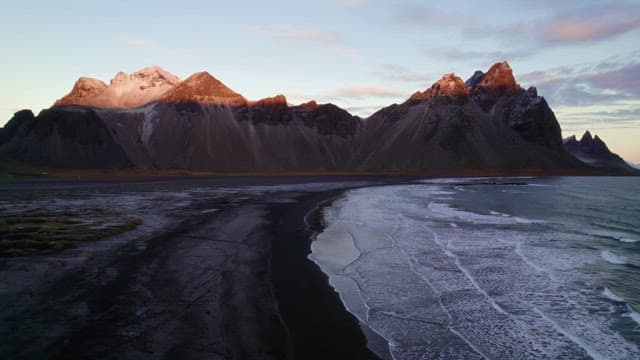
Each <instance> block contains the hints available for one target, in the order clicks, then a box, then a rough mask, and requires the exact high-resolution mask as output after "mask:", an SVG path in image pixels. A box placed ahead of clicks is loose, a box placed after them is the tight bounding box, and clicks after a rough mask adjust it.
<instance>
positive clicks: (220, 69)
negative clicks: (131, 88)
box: [0, 0, 640, 163]
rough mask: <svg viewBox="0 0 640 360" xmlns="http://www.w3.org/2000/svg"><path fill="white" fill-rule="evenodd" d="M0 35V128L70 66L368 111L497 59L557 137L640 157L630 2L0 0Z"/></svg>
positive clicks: (35, 105) (61, 84)
mask: <svg viewBox="0 0 640 360" xmlns="http://www.w3.org/2000/svg"><path fill="white" fill-rule="evenodd" d="M0 33H1V34H2V35H1V36H0V49H1V55H0V79H1V80H0V126H2V125H3V124H4V123H5V122H6V121H8V120H9V119H10V118H11V116H12V115H13V113H14V112H16V111H18V110H20V109H25V108H28V109H32V110H33V111H34V112H36V113H37V112H39V111H40V110H41V109H43V108H48V107H50V106H51V104H53V102H54V101H55V100H56V99H58V98H61V97H62V96H64V95H65V94H67V93H68V92H69V91H70V90H71V88H72V87H73V84H74V83H75V81H76V80H77V79H78V78H79V77H80V76H89V77H94V78H97V79H100V80H103V81H105V82H107V83H108V81H109V80H110V79H111V78H113V76H114V75H115V74H116V73H117V72H118V71H125V72H128V73H130V72H134V71H136V70H139V69H141V68H144V67H147V66H152V65H158V66H160V67H162V68H164V69H166V70H167V71H169V72H171V73H173V74H176V75H177V76H178V77H180V78H182V79H184V78H186V77H188V76H189V75H191V74H192V73H194V72H197V71H208V72H209V73H211V74H212V75H214V76H215V77H216V78H218V79H220V80H221V81H222V82H223V83H225V84H226V85H227V86H229V87H230V88H232V89H233V90H235V91H237V92H239V93H241V94H242V95H244V96H245V97H247V98H249V99H253V100H256V99H260V98H264V97H268V96H273V95H275V94H284V95H285V96H286V97H287V99H288V100H289V102H290V103H293V104H297V103H302V102H306V101H309V100H311V99H315V100H317V101H318V102H322V103H325V102H332V103H334V104H336V105H338V106H340V107H343V108H345V109H347V110H348V111H350V112H351V113H353V114H357V115H360V116H362V117H366V116H368V115H370V114H371V113H373V112H374V111H376V110H378V109H380V108H382V107H384V106H388V105H390V104H393V103H400V102H403V101H404V100H406V99H407V98H408V97H409V96H410V95H411V94H412V93H414V92H415V91H418V90H420V91H423V90H425V89H426V88H428V87H430V86H431V84H432V83H433V82H435V81H436V80H438V79H439V78H440V77H441V76H442V75H443V74H445V73H451V72H455V73H456V74H457V75H458V76H460V77H462V78H463V79H467V78H468V77H470V76H471V75H472V74H473V72H474V71H475V70H484V71H486V70H487V69H488V68H489V67H490V66H491V65H492V64H493V63H495V62H499V61H504V60H506V61H508V62H509V64H510V65H511V67H512V69H513V71H514V74H515V76H516V80H517V81H518V82H519V83H520V84H521V85H522V86H523V87H529V86H536V87H537V88H538V93H539V94H540V95H542V96H544V97H545V98H546V99H547V101H548V102H549V104H550V105H551V107H552V109H553V110H554V112H555V114H556V117H557V118H558V121H559V122H560V126H561V127H562V130H563V136H565V137H566V136H570V135H573V134H577V135H578V136H580V135H582V133H583V132H584V131H585V130H587V129H588V130H590V131H591V132H592V133H594V134H598V135H599V136H600V137H601V138H602V139H603V140H604V141H605V142H606V143H607V144H608V145H609V147H610V148H611V149H612V150H613V151H614V152H616V153H618V154H620V155H621V156H622V157H623V158H625V159H626V160H629V161H632V162H634V163H640V0H635V1H624V0H621V1H611V2H606V1H601V0H600V1H591V0H562V1H559V0H511V1H507V0H485V1H482V2H477V1H438V2H435V1H402V0H400V1H380V0H307V1H300V0H298V1H277V0H272V1H245V0H235V1H203V0H180V1H162V0H155V1H147V0H139V1H121V0H110V1H91V0H82V1H64V0H60V1H48V0H42V1H34V0H15V1H13V0H0Z"/></svg>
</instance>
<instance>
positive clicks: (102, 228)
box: [0, 209, 142, 257]
mask: <svg viewBox="0 0 640 360" xmlns="http://www.w3.org/2000/svg"><path fill="white" fill-rule="evenodd" d="M140 224H142V220H140V219H138V218H135V217H126V216H121V215H118V214H107V213H105V212H104V211H102V210H101V209H89V210H86V211H83V212H82V213H76V212H70V211H64V212H57V213H54V212H50V213H49V212H25V213H14V214H0V256H3V257H15V256H27V255H35V254H47V253H53V252H59V251H62V250H64V249H66V248H69V247H71V246H73V245H74V243H76V242H78V241H95V240H100V239H103V238H105V237H109V236H114V235H117V234H120V233H123V232H125V231H129V230H133V229H135V228H136V227H137V226H138V225H140Z"/></svg>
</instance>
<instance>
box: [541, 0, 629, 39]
mask: <svg viewBox="0 0 640 360" xmlns="http://www.w3.org/2000/svg"><path fill="white" fill-rule="evenodd" d="M638 14H640V6H638V5H631V4H626V5H612V4H607V5H604V6H603V5H598V6H591V7H586V8H582V9H579V10H577V11H572V12H565V13H562V14H559V15H557V16H555V17H553V18H551V19H548V20H545V21H542V22H541V23H540V26H539V27H538V29H541V30H542V31H541V33H540V36H539V41H540V42H542V43H546V44H567V43H584V42H595V41H601V40H605V39H608V38H611V37H614V36H617V35H620V34H624V33H627V32H629V31H632V30H635V29H638V28H640V16H639V15H638Z"/></svg>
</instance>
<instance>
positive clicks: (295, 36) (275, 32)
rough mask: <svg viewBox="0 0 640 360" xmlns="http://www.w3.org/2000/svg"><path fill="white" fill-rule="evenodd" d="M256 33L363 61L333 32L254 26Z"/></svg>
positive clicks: (253, 29) (292, 27)
mask: <svg viewBox="0 0 640 360" xmlns="http://www.w3.org/2000/svg"><path fill="white" fill-rule="evenodd" d="M251 31H253V32H254V33H256V34H258V35H260V36H265V37H269V38H273V39H276V40H278V41H282V42H285V43H287V44H293V45H295V46H299V47H321V48H324V49H326V50H328V51H329V52H332V53H333V54H335V55H338V56H341V57H344V58H348V59H351V60H361V59H362V57H361V56H360V55H359V54H358V53H357V52H356V51H354V50H352V49H350V48H349V47H347V45H346V42H345V41H344V40H343V39H342V38H341V37H339V36H338V35H336V34H335V33H333V32H330V31H326V30H321V29H316V28H309V27H299V26H292V25H282V26H276V27H262V26H253V27H251Z"/></svg>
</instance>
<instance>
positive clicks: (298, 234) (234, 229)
mask: <svg viewBox="0 0 640 360" xmlns="http://www.w3.org/2000/svg"><path fill="white" fill-rule="evenodd" d="M311 180H312V179H304V178H303V179H297V178H264V179H255V178H254V179H213V180H211V179H209V180H207V179H199V180H184V181H164V182H158V183H153V182H149V183H137V182H132V183H126V182H124V183H122V182H118V183H108V184H103V183H99V182H98V183H85V184H78V183H63V184H46V183H33V184H26V185H25V184H9V183H5V184H1V185H0V189H1V191H2V198H4V199H5V202H4V205H5V208H4V209H3V211H7V207H11V206H14V204H23V205H24V206H27V205H28V204H30V203H31V202H36V201H39V202H41V203H46V202H47V201H53V202H55V201H60V199H66V198H79V199H81V200H82V201H84V202H87V203H92V204H93V202H95V201H97V200H96V199H109V200H112V201H114V202H115V203H116V204H117V203H118V201H119V200H118V196H120V195H119V194H123V195H122V196H123V199H125V198H126V199H128V200H126V201H129V202H131V204H130V205H128V206H129V207H128V208H127V207H126V206H124V207H123V209H125V208H126V209H129V210H121V211H122V212H126V211H136V212H140V214H142V216H141V217H143V218H144V219H145V222H144V223H143V225H141V226H140V227H139V228H137V229H136V230H133V231H130V232H128V233H125V234H121V235H118V236H115V237H113V238H107V239H104V240H101V241H97V242H87V243H80V244H77V246H76V247H75V248H73V249H69V250H65V251H62V252H60V253H56V254H51V255H41V256H31V257H24V258H0V274H2V276H1V277H0V338H2V339H3V341H2V343H0V358H7V359H36V358H37V359H44V358H53V359H81V358H82V359H86V358H92V359H112V358H113V359H116V358H117V359H123V358H143V359H145V358H148V359H157V358H170V359H174V358H180V359H258V358H259V359H282V358H295V359H321V358H322V359H328V358H331V359H368V358H376V357H375V356H374V354H373V353H371V352H370V351H369V350H368V349H367V347H366V339H365V337H364V335H363V334H362V332H361V330H360V327H359V325H358V321H357V320H356V319H355V318H354V317H353V316H352V315H351V314H349V313H348V312H347V311H346V310H345V309H344V306H343V305H342V303H341V302H340V299H339V297H338V295H337V294H336V293H335V292H334V291H333V289H332V288H331V287H330V286H329V284H328V281H327V277H326V276H325V275H324V274H323V273H321V272H320V270H319V268H318V267H317V266H316V265H315V264H313V263H312V262H311V261H310V260H308V259H307V255H308V253H309V245H310V241H311V235H312V231H311V229H310V228H309V226H307V225H306V224H305V216H306V215H307V214H308V213H309V212H310V211H312V210H313V209H315V208H316V207H317V206H318V205H319V204H322V203H323V202H326V201H329V200H331V199H333V198H335V197H337V196H339V195H340V194H341V193H342V192H343V191H344V189H346V188H352V187H357V186H364V185H368V184H375V183H383V182H385V181H384V180H380V179H371V178H367V179H365V178H355V179H354V178H326V179H322V181H321V182H318V181H317V179H314V180H313V181H314V184H312V185H310V186H309V185H305V184H306V183H308V182H309V181H311ZM393 181H399V179H394V180H393ZM283 183H285V185H284V186H283V185H282V184H283ZM265 185H266V187H265ZM247 186H253V187H252V188H251V189H249V190H246V189H248V188H246V187H247ZM87 189H89V190H87ZM194 189H195V190H194ZM229 189H231V190H229ZM85 193H86V194H85ZM78 194H80V195H78ZM139 194H142V195H139ZM125 195H126V196H125ZM140 196H141V198H140V199H138V198H137V197H140ZM132 197H133V200H132V199H131V198H132ZM74 201H75V203H73V204H75V205H74V206H79V205H77V204H78V201H80V200H77V199H76V200H74ZM100 201H105V200H100ZM122 201H124V200H122ZM7 204H9V205H7ZM73 204H69V206H71V205H73ZM15 206H18V205H15ZM56 206H59V205H56ZM107 206H108V205H107ZM131 209H133V210H131ZM313 217H314V216H313V215H312V216H311V218H313ZM313 222H314V220H313V219H311V220H310V223H312V225H313Z"/></svg>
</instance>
